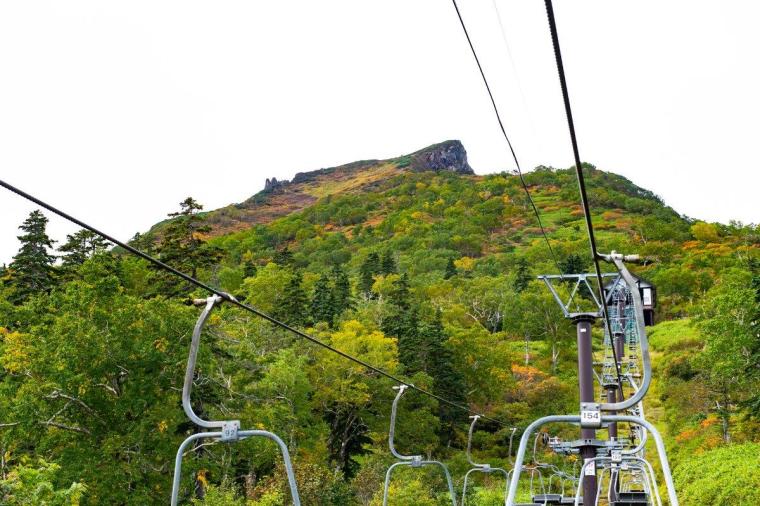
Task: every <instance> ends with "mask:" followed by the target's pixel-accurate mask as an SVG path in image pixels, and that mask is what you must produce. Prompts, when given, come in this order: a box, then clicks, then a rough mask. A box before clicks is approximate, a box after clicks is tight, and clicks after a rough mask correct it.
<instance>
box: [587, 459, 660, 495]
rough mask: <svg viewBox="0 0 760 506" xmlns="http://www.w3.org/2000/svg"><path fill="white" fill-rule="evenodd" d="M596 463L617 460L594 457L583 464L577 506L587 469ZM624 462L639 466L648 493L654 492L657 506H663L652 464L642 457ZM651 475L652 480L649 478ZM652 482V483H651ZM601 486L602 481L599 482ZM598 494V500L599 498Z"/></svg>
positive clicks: (623, 460)
mask: <svg viewBox="0 0 760 506" xmlns="http://www.w3.org/2000/svg"><path fill="white" fill-rule="evenodd" d="M596 462H610V463H615V460H614V459H612V458H611V457H594V458H591V459H586V461H585V462H584V463H583V466H581V474H580V481H579V483H578V490H577V491H576V492H575V503H574V504H575V506H580V499H581V490H582V488H583V479H584V477H585V475H586V468H587V467H588V466H589V465H590V464H592V463H593V464H595V463H596ZM622 462H624V463H630V462H636V463H637V464H639V466H640V467H639V466H637V467H636V468H635V469H640V470H641V471H642V473H643V476H644V479H645V480H646V487H647V488H648V489H649V490H648V491H647V492H648V493H649V494H651V493H652V491H654V496H655V499H656V501H657V506H662V499H661V498H660V491H659V490H658V487H657V479H656V476H655V474H654V468H652V464H650V463H649V462H648V461H646V460H644V459H642V458H640V457H624V458H623V459H622ZM649 474H651V478H650V476H649ZM650 480H651V481H650ZM599 484H600V485H601V481H600V482H599ZM598 497H599V496H598V494H597V498H598Z"/></svg>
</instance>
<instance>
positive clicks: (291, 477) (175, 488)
mask: <svg viewBox="0 0 760 506" xmlns="http://www.w3.org/2000/svg"><path fill="white" fill-rule="evenodd" d="M257 436H258V437H265V438H269V439H271V440H272V441H274V442H275V443H277V446H279V447H280V451H281V452H282V459H283V461H284V462H285V473H286V474H287V475H288V485H289V487H290V496H291V497H292V498H293V505H294V506H301V499H300V497H299V495H298V485H297V484H296V476H295V473H294V472H293V464H292V462H291V460H290V452H288V447H287V446H286V445H285V442H284V441H283V440H282V439H280V437H279V436H277V434H273V433H271V432H268V431H265V430H241V431H239V432H238V438H239V439H246V438H249V437H257ZM222 437H223V433H222V432H198V433H196V434H192V435H191V436H190V437H188V438H187V439H185V440H184V441H182V444H181V445H180V446H179V450H177V456H176V457H175V458H174V479H173V481H172V499H171V506H177V502H178V500H179V485H180V479H181V477H182V456H183V455H184V453H185V449H186V448H187V447H188V445H189V444H190V443H192V442H193V441H196V440H198V439H210V438H218V439H219V440H220V441H221V439H222Z"/></svg>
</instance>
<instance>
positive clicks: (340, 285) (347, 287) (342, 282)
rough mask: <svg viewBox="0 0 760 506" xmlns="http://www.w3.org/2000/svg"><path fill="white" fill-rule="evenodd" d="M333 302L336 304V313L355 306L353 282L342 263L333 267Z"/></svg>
mask: <svg viewBox="0 0 760 506" xmlns="http://www.w3.org/2000/svg"><path fill="white" fill-rule="evenodd" d="M332 274H333V278H334V280H335V281H334V285H333V293H332V295H333V304H334V305H335V315H336V316H337V315H340V314H342V313H343V311H346V310H348V309H351V308H353V307H354V302H353V299H352V297H351V283H350V281H349V279H348V275H347V274H346V271H344V270H343V268H342V267H341V266H340V265H336V266H335V267H333V272H332Z"/></svg>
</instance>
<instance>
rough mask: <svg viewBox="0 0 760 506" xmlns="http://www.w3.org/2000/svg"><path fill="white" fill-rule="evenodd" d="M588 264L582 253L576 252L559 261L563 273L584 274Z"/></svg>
mask: <svg viewBox="0 0 760 506" xmlns="http://www.w3.org/2000/svg"><path fill="white" fill-rule="evenodd" d="M587 265H588V264H587V263H586V262H585V261H584V260H583V258H581V256H580V255H576V254H574V253H573V254H571V255H567V258H565V259H564V260H563V261H561V262H560V263H559V267H560V269H562V274H583V273H584V272H586V266H587Z"/></svg>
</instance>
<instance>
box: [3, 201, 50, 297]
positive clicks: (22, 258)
mask: <svg viewBox="0 0 760 506" xmlns="http://www.w3.org/2000/svg"><path fill="white" fill-rule="evenodd" d="M47 223H48V219H47V217H45V215H44V214H42V213H41V212H40V211H39V210H35V211H32V212H31V213H30V214H29V217H28V218H27V219H26V220H24V222H23V223H22V224H21V226H20V227H19V228H20V229H21V230H22V231H23V232H24V234H22V235H20V236H18V240H19V241H20V242H21V248H20V249H19V251H18V253H16V256H14V257H13V261H12V262H11V264H10V266H9V270H10V282H11V284H12V286H13V289H14V290H13V292H12V295H11V300H12V301H13V302H16V303H20V302H22V301H24V300H26V299H28V298H29V297H30V296H31V295H34V294H41V293H48V292H49V291H50V290H51V289H52V288H53V286H54V285H55V283H56V275H55V267H54V265H53V263H54V262H55V256H54V255H52V254H51V253H50V252H49V251H48V250H49V249H50V248H52V247H53V242H55V241H53V240H52V239H50V237H48V235H47V233H46V231H45V229H46V227H47Z"/></svg>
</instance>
